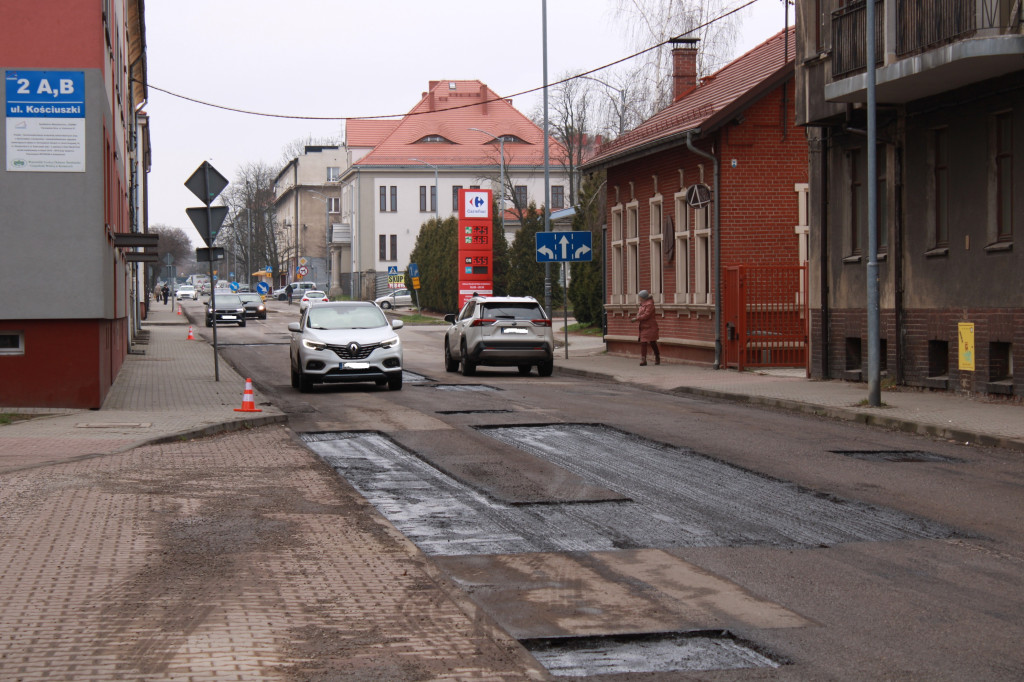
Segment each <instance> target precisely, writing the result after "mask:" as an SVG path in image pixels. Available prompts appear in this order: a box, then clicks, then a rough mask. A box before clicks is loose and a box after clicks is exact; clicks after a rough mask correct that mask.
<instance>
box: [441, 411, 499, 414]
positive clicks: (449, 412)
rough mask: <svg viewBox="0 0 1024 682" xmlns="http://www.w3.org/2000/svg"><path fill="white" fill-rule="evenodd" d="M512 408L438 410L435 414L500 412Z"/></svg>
mask: <svg viewBox="0 0 1024 682" xmlns="http://www.w3.org/2000/svg"><path fill="white" fill-rule="evenodd" d="M511 411H512V410H438V412H437V414H501V413H503V412H511Z"/></svg>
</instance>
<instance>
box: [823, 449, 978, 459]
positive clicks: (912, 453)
mask: <svg viewBox="0 0 1024 682" xmlns="http://www.w3.org/2000/svg"><path fill="white" fill-rule="evenodd" d="M829 452H831V453H833V454H836V455H845V456H847V457H854V458H856V459H864V460H868V461H872V462H962V461H963V460H962V459H956V458H955V457H946V456H944V455H937V454H935V453H934V452H924V451H921V450H829Z"/></svg>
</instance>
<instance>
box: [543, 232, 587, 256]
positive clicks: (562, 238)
mask: <svg viewBox="0 0 1024 682" xmlns="http://www.w3.org/2000/svg"><path fill="white" fill-rule="evenodd" d="M536 244H537V262H538V263H550V262H569V263H578V262H582V261H591V260H593V259H594V252H593V250H592V244H593V240H592V238H591V234H590V232H589V231H587V230H579V231H574V232H538V233H537V234H536Z"/></svg>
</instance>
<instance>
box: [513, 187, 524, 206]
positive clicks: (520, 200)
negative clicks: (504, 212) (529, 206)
mask: <svg viewBox="0 0 1024 682" xmlns="http://www.w3.org/2000/svg"><path fill="white" fill-rule="evenodd" d="M515 202H516V207H517V208H521V209H522V208H526V185H516V187H515Z"/></svg>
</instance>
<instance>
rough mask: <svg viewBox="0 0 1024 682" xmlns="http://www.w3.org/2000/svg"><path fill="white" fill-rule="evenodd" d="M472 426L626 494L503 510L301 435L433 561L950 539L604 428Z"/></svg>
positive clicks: (372, 445) (371, 444)
mask: <svg viewBox="0 0 1024 682" xmlns="http://www.w3.org/2000/svg"><path fill="white" fill-rule="evenodd" d="M478 430H479V431H480V432H481V433H486V434H487V435H489V436H491V437H493V438H495V439H497V440H499V441H501V442H504V443H507V444H509V445H512V446H514V447H517V448H520V449H522V450H525V451H527V452H530V453H531V454H533V455H535V456H537V457H540V458H543V459H546V460H548V461H549V462H551V463H552V464H555V465H556V466H559V467H561V468H563V469H565V470H566V471H568V472H570V473H572V474H575V476H576V477H578V478H579V479H580V480H582V481H584V482H586V484H588V485H594V486H600V487H603V488H606V489H610V490H614V491H616V492H617V493H619V494H620V495H621V498H620V499H617V500H615V501H608V502H590V503H586V504H582V503H577V502H571V501H566V502H561V503H558V502H556V503H550V502H549V503H546V504H543V505H530V504H525V505H524V504H518V505H510V504H504V503H501V502H499V501H496V500H494V499H492V498H489V497H487V496H485V495H483V494H481V493H480V492H478V491H476V490H474V489H472V488H469V487H468V486H466V485H464V484H463V483H461V482H460V481H457V480H455V479H453V478H451V477H450V476H448V475H446V474H445V473H443V472H442V471H439V470H438V469H437V468H435V467H434V466H432V465H431V464H430V463H428V462H426V461H424V460H422V459H420V458H418V457H416V456H415V455H413V454H412V453H410V452H408V451H406V450H405V449H404V448H402V447H400V446H399V445H397V444H396V443H394V442H392V441H391V440H389V439H388V438H386V437H385V436H383V435H381V434H379V433H368V432H348V433H344V432H338V433H320V434H308V435H304V436H303V438H304V439H305V440H306V441H307V443H308V446H309V447H310V449H312V450H313V451H314V452H316V453H317V454H318V455H319V456H320V457H321V458H322V459H323V460H324V461H325V462H327V463H328V464H329V465H330V466H331V467H333V468H334V469H335V470H336V471H337V472H338V473H340V474H341V475H343V476H344V477H345V478H346V479H347V480H348V481H349V482H350V483H351V484H352V485H353V486H354V487H355V488H356V489H357V490H358V491H359V492H360V493H361V494H362V495H363V496H364V497H365V498H366V499H367V500H369V501H370V502H371V503H372V504H373V505H374V506H375V507H377V509H378V510H380V512H381V513H382V514H384V515H385V516H386V517H387V518H388V519H389V520H390V521H391V522H392V523H393V524H394V525H395V526H396V527H397V528H398V529H399V530H401V532H402V533H404V534H405V535H406V537H408V538H409V539H410V540H412V541H413V542H414V543H415V544H416V545H417V546H419V547H420V549H421V550H422V551H423V552H424V553H426V554H431V555H441V556H445V555H447V556H465V555H473V554H516V553H524V552H577V551H605V550H615V549H637V548H648V547H655V548H674V547H740V546H750V545H767V546H775V547H827V546H831V545H835V544H841V543H847V542H884V541H895V540H906V539H922V538H948V537H954V536H955V535H956V534H955V532H954V531H953V530H952V529H950V528H949V527H947V526H944V525H942V524H939V523H936V522H933V521H930V520H928V519H923V518H918V517H914V516H911V515H909V514H905V513H903V512H900V511H897V510H894V509H888V508H884V507H879V506H873V505H868V504H864V503H861V502H857V501H854V500H845V499H840V498H836V497H834V496H831V495H828V494H826V493H820V492H815V491H809V490H807V489H804V488H801V487H799V486H796V485H794V484H791V483H787V482H784V481H778V480H773V479H770V478H767V477H765V476H762V475H759V474H756V473H753V472H750V471H746V470H744V469H740V468H738V467H735V466H732V465H730V464H727V463H724V462H720V461H717V460H714V459H711V458H709V457H706V456H704V455H701V454H700V453H697V452H694V451H692V450H689V449H686V448H679V447H674V446H670V445H665V444H663V443H658V442H655V441H650V440H647V439H645V438H642V437H639V436H636V435H633V434H629V433H625V432H621V431H618V430H616V429H611V428H608V427H605V426H602V425H588V424H553V425H543V426H536V425H534V426H498V427H478ZM655 472H656V475H652V473H655Z"/></svg>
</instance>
